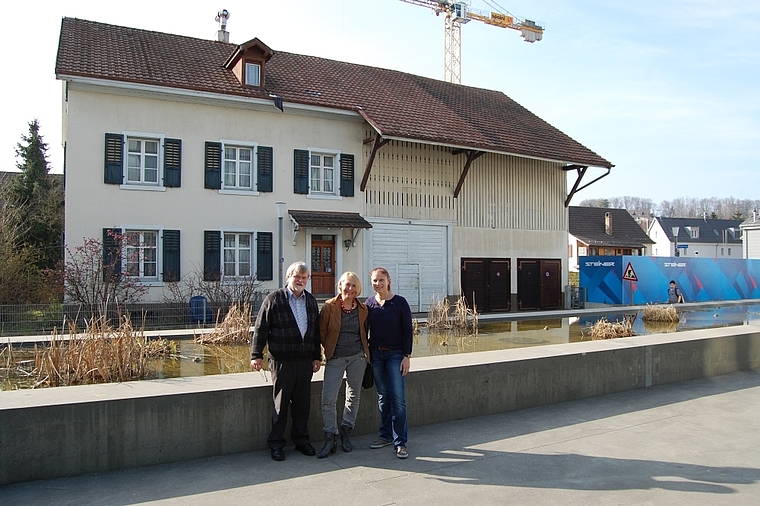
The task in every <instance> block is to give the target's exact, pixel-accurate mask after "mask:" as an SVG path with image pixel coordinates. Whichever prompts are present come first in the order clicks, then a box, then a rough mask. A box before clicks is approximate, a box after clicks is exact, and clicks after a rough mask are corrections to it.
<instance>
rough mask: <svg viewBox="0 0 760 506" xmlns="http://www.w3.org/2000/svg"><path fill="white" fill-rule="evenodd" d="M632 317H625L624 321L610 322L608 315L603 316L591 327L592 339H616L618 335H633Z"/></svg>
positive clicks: (633, 318)
mask: <svg viewBox="0 0 760 506" xmlns="http://www.w3.org/2000/svg"><path fill="white" fill-rule="evenodd" d="M635 319H636V317H635V316H633V317H632V318H630V317H625V318H624V319H623V321H622V322H609V321H607V317H603V318H601V319H599V320H597V322H596V323H595V324H594V325H593V326H592V327H591V331H590V335H591V339H592V340H594V341H596V340H600V339H615V338H618V337H631V336H632V335H633V321H634V320H635Z"/></svg>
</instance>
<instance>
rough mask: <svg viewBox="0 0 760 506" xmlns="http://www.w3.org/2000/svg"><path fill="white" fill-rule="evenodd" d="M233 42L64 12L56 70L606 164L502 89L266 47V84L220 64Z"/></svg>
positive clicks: (427, 137) (396, 132)
mask: <svg viewBox="0 0 760 506" xmlns="http://www.w3.org/2000/svg"><path fill="white" fill-rule="evenodd" d="M237 47H238V46H237V45H234V44H227V43H223V42H217V41H213V40H203V39H196V38H191V37H184V36H179V35H171V34H166V33H160V32H152V31H147V30H139V29H135V28H125V27H121V26H114V25H107V24H103V23H96V22H93V21H86V20H80V19H75V18H64V19H63V22H62V25H61V37H60V43H59V47H58V59H57V62H56V74H57V75H58V76H59V77H61V78H66V77H69V76H70V77H88V78H96V79H106V80H115V81H122V82H129V83H143V84H151V85H155V86H167V87H171V88H179V89H185V90H196V91H205V92H210V93H223V94H230V95H238V96H248V97H253V98H263V99H270V94H275V95H278V96H280V97H282V99H283V100H284V101H285V105H286V107H287V103H288V102H291V103H300V104H309V105H315V106H324V107H330V108H337V109H344V110H352V111H358V112H360V114H362V115H363V116H364V118H365V119H366V120H367V121H368V122H369V123H370V124H371V125H372V126H373V127H374V128H375V129H376V130H377V131H378V132H379V133H380V134H381V135H383V136H386V137H398V138H404V139H410V140H415V141H420V142H434V143H441V144H444V145H451V146H459V147H466V148H474V149H484V150H491V151H497V152H502V153H513V154H518V155H523V156H527V157H532V158H544V159H550V160H557V161H561V162H567V163H574V164H580V165H589V166H595V167H612V164H611V163H610V162H609V161H607V160H605V159H604V158H602V157H601V156H599V155H597V154H596V153H594V152H593V151H591V150H590V149H588V148H586V147H585V146H583V145H581V144H580V143H578V142H576V141H574V140H573V139H571V138H570V137H568V136H567V135H565V134H564V133H562V132H560V131H559V130H558V129H556V128H554V127H553V126H551V125H550V124H548V123H546V122H545V121H544V120H542V119H541V118H539V117H538V116H536V115H535V114H533V113H531V112H530V111H528V110H527V109H525V108H524V107H522V106H520V105H519V104H518V103H516V102H515V101H513V100H512V99H510V98H509V97H507V96H506V95H504V94H503V93H501V92H497V91H491V90H485V89H481V88H473V87H469V86H462V85H459V84H452V83H447V82H444V81H439V80H436V79H429V78H425V77H420V76H415V75H412V74H407V73H403V72H398V71H394V70H386V69H380V68H376V67H369V66H365V65H356V64H352V63H345V62H339V61H334V60H328V59H324V58H316V57H313V56H305V55H299V54H293V53H285V52H281V51H275V52H274V55H273V56H272V58H271V59H270V60H269V61H268V62H267V64H266V76H265V85H266V87H265V89H264V90H257V89H251V88H247V87H245V86H242V85H241V84H240V82H239V81H238V80H237V79H236V78H235V76H234V75H233V73H232V71H231V70H229V69H226V68H224V67H223V64H224V62H225V61H226V60H227V58H228V57H229V56H230V55H231V54H232V53H233V52H234V51H235V50H236V49H237Z"/></svg>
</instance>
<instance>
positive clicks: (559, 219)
mask: <svg viewBox="0 0 760 506" xmlns="http://www.w3.org/2000/svg"><path fill="white" fill-rule="evenodd" d="M366 134H367V135H366V136H367V137H369V136H370V135H371V132H366ZM371 149H372V144H371V143H369V144H366V145H365V149H364V167H362V170H364V168H365V167H366V163H367V160H368V159H369V156H370V153H371ZM451 152H452V149H451V148H448V147H444V146H435V145H429V144H418V143H412V142H402V141H391V142H389V143H388V144H386V145H385V146H383V147H382V148H380V150H379V151H378V153H377V154H376V156H375V161H374V164H373V166H372V171H371V172H370V177H369V180H368V184H367V189H366V191H365V192H364V198H365V206H366V207H365V214H366V215H367V216H376V217H383V218H403V219H415V220H435V221H445V222H450V223H454V224H457V225H459V226H464V227H478V228H495V229H525V230H567V212H566V209H565V207H564V200H565V197H566V194H567V184H566V175H565V172H564V171H562V170H560V164H558V163H553V162H546V161H540V160H531V159H527V158H519V157H514V156H506V155H498V154H495V153H486V154H485V155H483V156H482V157H480V158H478V159H477V160H475V162H473V164H472V167H471V168H470V171H469V173H468V175H467V177H466V178H465V181H464V185H463V186H462V191H461V193H460V194H459V197H458V198H456V199H455V198H454V188H455V187H456V184H457V181H458V180H459V177H460V175H461V173H462V169H463V167H464V163H465V155H456V156H454V155H452V154H451Z"/></svg>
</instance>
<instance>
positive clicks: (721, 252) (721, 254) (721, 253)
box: [720, 248, 723, 256]
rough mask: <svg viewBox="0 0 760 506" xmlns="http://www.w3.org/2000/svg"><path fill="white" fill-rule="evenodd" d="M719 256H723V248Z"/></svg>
mask: <svg viewBox="0 0 760 506" xmlns="http://www.w3.org/2000/svg"><path fill="white" fill-rule="evenodd" d="M720 256H723V248H721V249H720Z"/></svg>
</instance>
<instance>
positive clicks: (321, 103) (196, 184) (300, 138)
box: [56, 18, 612, 311]
mask: <svg viewBox="0 0 760 506" xmlns="http://www.w3.org/2000/svg"><path fill="white" fill-rule="evenodd" d="M226 40H229V33H228V32H226V30H224V29H222V30H220V32H219V37H218V40H202V39H196V38H191V37H184V36H179V35H172V34H167V33H159V32H152V31H146V30H140V29H135V28H127V27H121V26H114V25H108V24H103V23H98V22H93V21H87V20H81V19H74V18H64V19H63V21H62V24H61V36H60V45H59V48H58V55H57V63H56V76H57V78H58V79H60V80H61V81H62V83H63V101H64V103H63V141H64V146H65V157H66V240H67V243H68V245H69V247H70V248H71V247H73V246H76V245H77V244H80V243H81V241H82V240H83V239H84V238H89V237H97V238H102V239H103V242H104V244H105V248H104V257H107V258H108V259H109V260H111V259H115V260H118V261H116V262H115V263H116V265H117V266H120V269H121V273H122V274H123V275H126V276H135V277H136V278H137V279H138V280H139V281H140V282H141V283H143V284H144V285H145V286H147V287H148V288H149V291H148V294H147V295H146V298H147V299H148V300H161V298H162V296H163V293H164V290H166V289H167V284H168V283H174V282H176V281H177V280H178V279H181V278H183V277H184V276H188V275H191V274H193V273H195V274H202V275H203V276H204V278H205V279H208V280H220V281H221V282H228V283H234V282H235V281H236V280H238V279H240V278H247V277H250V276H254V275H255V276H256V277H257V279H258V282H260V283H261V284H262V287H263V288H265V289H272V288H274V287H276V286H277V283H278V282H279V279H278V278H279V276H278V275H277V274H278V273H279V267H280V266H281V265H283V264H284V265H285V266H287V265H288V264H290V263H291V262H293V261H295V260H305V261H306V262H307V263H308V264H309V265H310V266H311V268H312V279H311V284H310V286H309V289H310V290H311V291H312V292H313V293H315V294H317V295H328V294H329V295H331V294H333V293H334V290H335V288H334V287H335V282H336V281H337V278H338V277H339V276H340V273H342V272H343V271H346V270H351V271H355V272H357V273H359V274H360V275H361V276H362V278H363V280H364V284H365V291H364V295H365V296H366V295H369V294H370V293H371V287H370V284H369V282H368V271H369V270H370V269H371V268H373V267H375V266H384V267H386V268H387V269H388V270H389V272H390V274H391V278H392V287H393V290H394V291H395V292H396V293H399V294H401V295H403V296H405V297H406V298H407V299H408V300H409V302H410V305H411V306H412V309H413V310H415V311H425V310H427V308H428V306H429V305H430V304H431V302H433V301H434V300H436V299H440V298H442V297H445V296H447V295H450V296H451V295H459V294H460V293H465V295H466V296H467V298H468V300H469V301H470V302H473V300H474V302H476V303H477V304H478V307H479V309H480V310H484V311H492V310H493V311H497V310H499V311H502V310H514V309H518V308H520V309H550V308H557V307H560V306H561V304H562V302H561V301H562V287H563V286H565V285H566V284H567V266H566V261H567V260H566V258H567V257H566V248H567V207H566V206H567V205H568V203H569V201H570V199H571V198H572V196H573V195H574V194H575V192H576V191H578V190H579V189H581V188H583V187H584V186H588V184H591V183H593V181H591V183H587V182H584V183H585V184H584V185H583V186H581V182H582V180H583V177H584V175H586V173H587V171H589V170H592V169H594V170H597V169H601V170H602V171H605V172H604V174H603V175H602V176H600V177H604V176H606V175H607V174H609V173H610V169H611V168H612V164H611V163H610V162H609V161H607V160H605V159H604V158H602V157H601V156H599V155H598V154H596V153H594V152H593V151H591V150H590V149H588V148H586V147H585V146H583V145H582V144H580V143H578V142H577V141H575V140H573V139H571V138H570V137H569V136H567V135H566V134H564V133H562V132H561V131H559V130H558V129H556V128H555V127H553V126H552V125H549V124H548V123H546V122H545V121H543V120H542V119H540V118H538V117H537V116H535V115H534V114H532V113H531V112H530V111H528V110H526V109H525V108H523V107H521V106H520V105H519V104H517V103H515V102H514V101H513V100H511V99H510V98H509V97H507V96H506V95H504V94H503V93H500V92H497V91H491V90H486V89H480V88H474V87H468V86H462V85H456V84H451V83H446V82H443V81H438V80H435V79H429V78H424V77H420V76H415V75H412V74H407V73H403V72H397V71H392V70H386V69H381V68H375V67H369V66H364V65H356V64H350V63H344V62H339V61H333V60H329V59H324V58H316V57H313V56H307V55H300V54H293V53H286V52H281V51H276V50H274V49H272V48H270V47H269V46H267V45H266V44H265V43H264V42H263V41H261V40H259V39H257V38H253V39H251V40H249V41H248V42H245V43H243V44H231V43H228V42H226ZM568 172H571V173H574V174H575V176H576V179H575V184H574V186H573V187H572V189H571V190H570V191H569V192H568V184H567V177H566V176H567V173H568ZM597 179H598V178H597ZM276 203H284V205H283V204H280V208H281V209H283V218H282V221H278V220H279V218H278V214H277V212H276V205H275V204H276ZM280 224H282V225H283V229H284V233H283V235H284V240H283V241H282V244H283V251H282V256H280V254H279V253H280V252H279V247H278V246H275V245H277V244H278V243H279V240H280V239H283V238H282V237H280V236H279V225H280ZM114 234H121V235H123V236H125V237H127V239H128V241H127V245H126V247H125V248H124V251H120V250H119V249H118V248H116V247H115V245H114V244H113V241H112V239H111V238H112V237H113V236H114ZM278 257H279V258H280V261H279V262H276V261H275V259H276V258H278ZM276 264H277V265H276ZM276 273H277V274H276Z"/></svg>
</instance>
